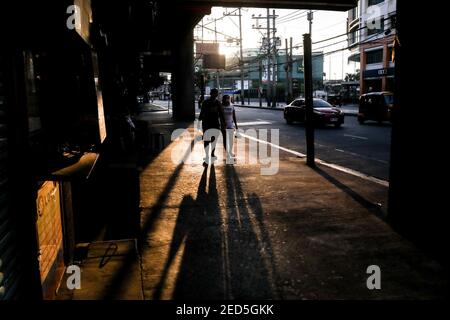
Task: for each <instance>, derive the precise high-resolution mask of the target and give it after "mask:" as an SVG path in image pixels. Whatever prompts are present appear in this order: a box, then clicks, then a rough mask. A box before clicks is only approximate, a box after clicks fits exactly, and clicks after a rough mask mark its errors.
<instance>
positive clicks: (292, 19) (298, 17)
mask: <svg viewBox="0 0 450 320" xmlns="http://www.w3.org/2000/svg"><path fill="white" fill-rule="evenodd" d="M314 12H317V10H315V11H313V13H314ZM307 16H308V12H307V13H305V14H302V15H300V16H297V17H292V18H291V19H288V20H284V21H281V22H279V24H283V23H288V22H292V21H295V20H298V19H301V18H304V17H307Z"/></svg>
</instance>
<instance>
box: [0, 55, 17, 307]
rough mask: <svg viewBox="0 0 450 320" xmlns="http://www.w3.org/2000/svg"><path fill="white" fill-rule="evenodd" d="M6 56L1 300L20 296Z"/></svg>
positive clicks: (1, 108) (0, 128) (0, 110)
mask: <svg viewBox="0 0 450 320" xmlns="http://www.w3.org/2000/svg"><path fill="white" fill-rule="evenodd" d="M3 62H4V61H3V57H2V56H1V55H0V300H9V299H14V298H16V297H17V293H18V283H19V274H20V271H19V270H20V268H19V261H18V260H19V259H18V256H17V252H18V250H17V247H16V245H17V241H16V238H15V236H16V234H15V224H14V222H13V221H12V220H13V219H12V212H11V211H10V210H9V205H8V204H9V203H8V198H9V195H8V168H7V165H8V163H7V161H8V128H7V110H6V109H7V108H6V103H7V102H6V99H5V87H4V84H5V78H4V73H3V70H4V69H3V68H4V67H5V65H4V64H3Z"/></svg>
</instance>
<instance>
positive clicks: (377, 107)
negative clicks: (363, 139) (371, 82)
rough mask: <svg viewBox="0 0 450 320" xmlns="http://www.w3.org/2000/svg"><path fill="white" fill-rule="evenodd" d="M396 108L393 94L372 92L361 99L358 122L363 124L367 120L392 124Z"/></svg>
mask: <svg viewBox="0 0 450 320" xmlns="http://www.w3.org/2000/svg"><path fill="white" fill-rule="evenodd" d="M393 106H394V94H393V93H392V92H371V93H366V94H363V95H362V96H361V97H360V98H359V111H358V121H359V123H360V124H363V123H364V122H365V121H366V120H373V121H378V122H379V123H381V122H383V121H389V122H392V118H391V113H392V108H393Z"/></svg>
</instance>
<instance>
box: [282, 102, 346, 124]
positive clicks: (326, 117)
mask: <svg viewBox="0 0 450 320" xmlns="http://www.w3.org/2000/svg"><path fill="white" fill-rule="evenodd" d="M313 107H314V123H315V124H316V125H327V124H332V125H334V126H335V127H340V126H341V125H342V124H343V123H344V116H345V115H344V112H342V110H341V109H339V108H336V107H333V106H332V105H331V104H329V103H328V102H326V101H325V100H322V99H317V98H314V99H313ZM305 115H306V105H305V99H304V98H300V99H296V100H294V101H292V102H291V103H290V104H289V105H287V106H286V107H285V108H284V119H285V120H286V123H288V124H291V123H293V122H294V121H299V122H305Z"/></svg>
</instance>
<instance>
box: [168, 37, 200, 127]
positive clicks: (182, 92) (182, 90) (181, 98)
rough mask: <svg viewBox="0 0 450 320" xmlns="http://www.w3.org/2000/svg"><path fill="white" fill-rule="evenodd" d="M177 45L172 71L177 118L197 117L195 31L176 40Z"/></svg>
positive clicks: (174, 114)
mask: <svg viewBox="0 0 450 320" xmlns="http://www.w3.org/2000/svg"><path fill="white" fill-rule="evenodd" d="M174 43H177V45H176V46H175V47H174V49H173V53H172V54H173V57H174V67H173V73H172V103H173V118H174V119H175V120H186V121H190V120H194V119H195V96H194V33H193V29H190V31H189V32H188V33H187V34H183V35H181V36H180V37H179V38H178V39H176V40H174Z"/></svg>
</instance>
